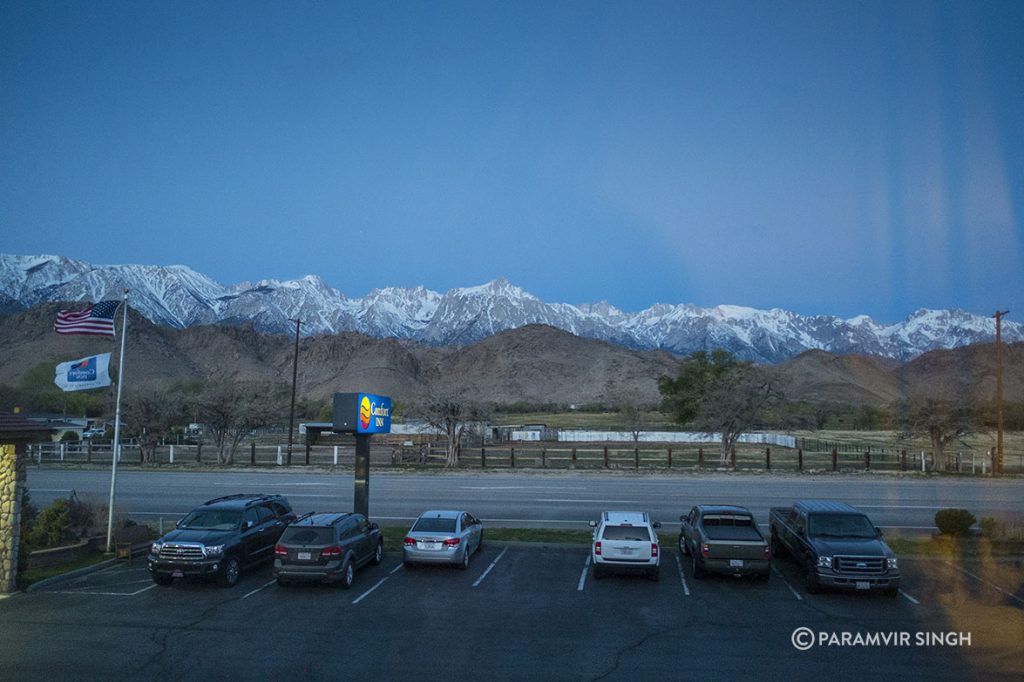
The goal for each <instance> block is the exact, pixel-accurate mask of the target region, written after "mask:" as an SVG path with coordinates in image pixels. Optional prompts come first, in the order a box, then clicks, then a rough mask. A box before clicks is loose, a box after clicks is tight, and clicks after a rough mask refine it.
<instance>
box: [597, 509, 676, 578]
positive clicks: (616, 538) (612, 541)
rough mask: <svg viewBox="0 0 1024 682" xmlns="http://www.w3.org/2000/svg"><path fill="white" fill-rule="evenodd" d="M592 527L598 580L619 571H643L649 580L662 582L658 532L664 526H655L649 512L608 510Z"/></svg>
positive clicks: (656, 524) (655, 523)
mask: <svg viewBox="0 0 1024 682" xmlns="http://www.w3.org/2000/svg"><path fill="white" fill-rule="evenodd" d="M590 526H591V528H593V529H594V541H593V544H592V545H591V548H590V558H591V563H593V564H594V578H595V579H598V578H603V577H604V576H605V574H606V573H608V572H609V571H616V570H622V571H643V572H644V575H646V576H647V577H648V578H649V579H651V580H657V579H658V565H659V563H660V561H661V551H660V549H659V547H658V534H657V533H656V532H655V529H657V528H661V524H660V523H658V522H657V521H655V522H653V523H652V522H651V519H650V517H649V516H648V515H647V512H624V511H606V512H603V513H602V514H601V519H600V520H599V521H591V522H590Z"/></svg>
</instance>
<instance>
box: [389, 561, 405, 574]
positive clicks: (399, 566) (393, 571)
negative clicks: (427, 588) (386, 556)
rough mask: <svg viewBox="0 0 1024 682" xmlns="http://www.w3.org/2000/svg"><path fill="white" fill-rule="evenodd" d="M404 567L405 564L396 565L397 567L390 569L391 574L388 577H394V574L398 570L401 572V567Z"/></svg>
mask: <svg viewBox="0 0 1024 682" xmlns="http://www.w3.org/2000/svg"><path fill="white" fill-rule="evenodd" d="M404 565H405V564H398V565H397V566H395V567H394V568H392V569H391V573H388V575H394V574H395V573H398V572H399V571H400V570H402V566H404Z"/></svg>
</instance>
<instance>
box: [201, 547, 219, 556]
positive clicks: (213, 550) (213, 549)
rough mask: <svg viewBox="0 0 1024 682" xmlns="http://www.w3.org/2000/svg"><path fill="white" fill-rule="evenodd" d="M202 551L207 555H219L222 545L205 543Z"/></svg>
mask: <svg viewBox="0 0 1024 682" xmlns="http://www.w3.org/2000/svg"><path fill="white" fill-rule="evenodd" d="M204 553H205V554H206V556H208V557H219V556H220V555H221V554H223V553H224V545H207V546H206V549H205V550H204Z"/></svg>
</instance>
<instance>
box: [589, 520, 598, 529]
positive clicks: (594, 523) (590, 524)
mask: <svg viewBox="0 0 1024 682" xmlns="http://www.w3.org/2000/svg"><path fill="white" fill-rule="evenodd" d="M587 525H588V526H590V527H591V528H597V521H588V522H587Z"/></svg>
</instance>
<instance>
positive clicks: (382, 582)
mask: <svg viewBox="0 0 1024 682" xmlns="http://www.w3.org/2000/svg"><path fill="white" fill-rule="evenodd" d="M386 580H387V576H385V577H383V578H381V579H380V580H378V581H377V584H376V585H374V586H373V587H371V588H370V589H368V590H367V591H366V592H363V593H362V594H361V595H359V596H358V597H356V598H355V599H353V600H352V603H353V604H358V603H359V602H361V601H363V600H364V599H366V597H368V596H369V594H370V593H371V592H373V591H374V590H376V589H377V588H378V587H380V586H381V585H383V584H384V581H386Z"/></svg>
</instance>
